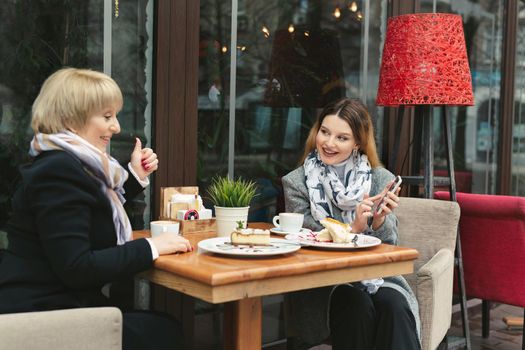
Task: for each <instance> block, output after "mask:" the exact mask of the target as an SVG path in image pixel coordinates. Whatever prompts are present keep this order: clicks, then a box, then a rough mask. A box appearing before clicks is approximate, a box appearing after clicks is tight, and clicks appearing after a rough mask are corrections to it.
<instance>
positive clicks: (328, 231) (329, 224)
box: [316, 218, 355, 243]
mask: <svg viewBox="0 0 525 350" xmlns="http://www.w3.org/2000/svg"><path fill="white" fill-rule="evenodd" d="M320 222H321V225H323V226H324V227H325V228H324V229H323V230H321V231H320V232H319V233H318V234H317V236H316V239H317V240H318V241H319V242H329V241H332V242H334V243H350V242H353V241H352V240H353V239H354V238H355V233H352V227H351V226H350V225H349V224H345V223H343V222H341V221H338V220H335V219H332V218H325V219H323V220H321V221H320Z"/></svg>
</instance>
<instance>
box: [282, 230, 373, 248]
mask: <svg viewBox="0 0 525 350" xmlns="http://www.w3.org/2000/svg"><path fill="white" fill-rule="evenodd" d="M316 233H317V232H312V233H310V234H302V233H300V234H289V235H286V237H284V238H286V239H287V240H290V241H292V242H297V243H299V244H301V245H303V246H307V247H315V248H321V249H336V250H346V249H360V248H368V247H374V246H376V245H380V244H381V240H380V239H379V238H377V237H373V236H367V235H362V234H357V242H356V243H355V244H354V243H333V242H318V241H316V240H315V234H316Z"/></svg>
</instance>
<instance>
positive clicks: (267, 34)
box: [261, 26, 270, 38]
mask: <svg viewBox="0 0 525 350" xmlns="http://www.w3.org/2000/svg"><path fill="white" fill-rule="evenodd" d="M261 32H263V34H264V36H265V37H266V38H269V37H270V30H269V29H268V28H267V27H266V26H262V29H261Z"/></svg>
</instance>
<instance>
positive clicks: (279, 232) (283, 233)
mask: <svg viewBox="0 0 525 350" xmlns="http://www.w3.org/2000/svg"><path fill="white" fill-rule="evenodd" d="M310 231H311V230H310V229H307V228H302V229H301V231H299V233H304V234H306V233H308V232H310ZM270 232H271V233H274V234H276V235H279V236H286V235H290V234H293V233H291V232H288V231H283V229H282V228H280V227H274V228H271V229H270Z"/></svg>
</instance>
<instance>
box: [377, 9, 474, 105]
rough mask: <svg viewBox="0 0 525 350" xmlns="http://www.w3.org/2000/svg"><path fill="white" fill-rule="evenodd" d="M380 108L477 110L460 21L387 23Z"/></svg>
mask: <svg viewBox="0 0 525 350" xmlns="http://www.w3.org/2000/svg"><path fill="white" fill-rule="evenodd" d="M376 103H377V104H378V105H380V106H399V105H455V106H462V105H468V106H470V105H473V104H474V97H473V95H472V80H471V76H470V69H469V64H468V57H467V51H466V47H465V37H464V34H463V23H462V20H461V16H459V15H453V14H445V13H419V14H410V15H402V16H397V17H392V18H390V19H389V20H388V25H387V34H386V39H385V45H384V48H383V59H382V62H381V72H380V75H379V87H378V90H377V100H376Z"/></svg>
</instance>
